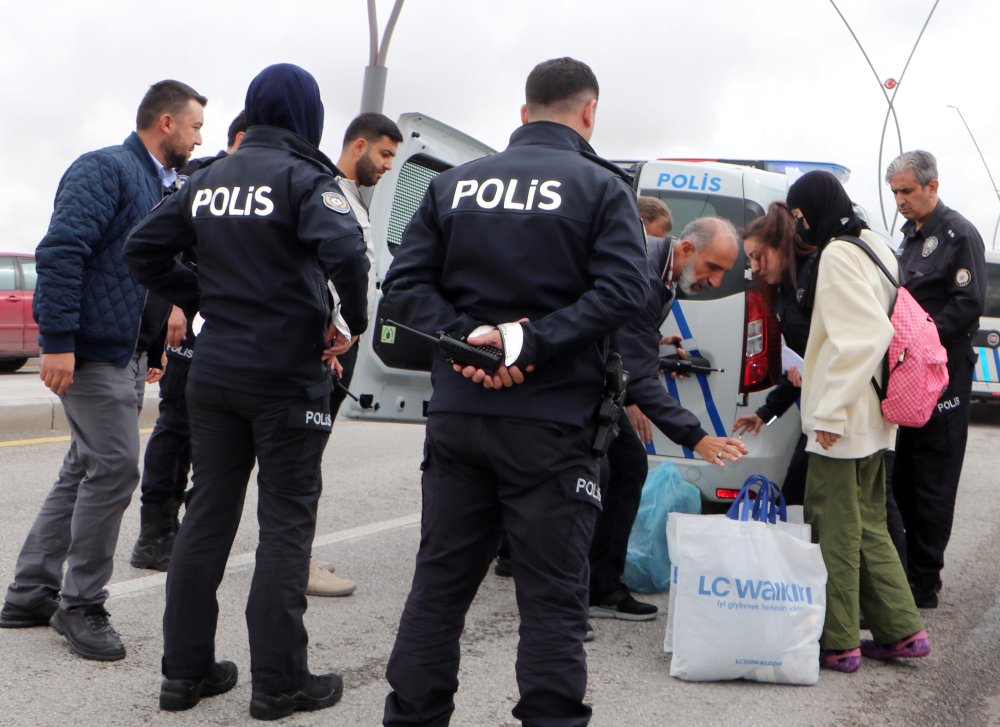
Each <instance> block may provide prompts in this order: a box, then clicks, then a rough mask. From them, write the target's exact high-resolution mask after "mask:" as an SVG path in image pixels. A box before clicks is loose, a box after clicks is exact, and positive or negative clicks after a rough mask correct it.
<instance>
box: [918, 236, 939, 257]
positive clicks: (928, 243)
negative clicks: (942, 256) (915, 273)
mask: <svg viewBox="0 0 1000 727" xmlns="http://www.w3.org/2000/svg"><path fill="white" fill-rule="evenodd" d="M937 247H938V239H937V238H936V237H935V236H934V235H931V236H930V237H928V238H927V239H926V240H924V249H923V250H921V251H920V256H921V257H928V256H930V254H931V253H932V252H934V251H935V250H937Z"/></svg>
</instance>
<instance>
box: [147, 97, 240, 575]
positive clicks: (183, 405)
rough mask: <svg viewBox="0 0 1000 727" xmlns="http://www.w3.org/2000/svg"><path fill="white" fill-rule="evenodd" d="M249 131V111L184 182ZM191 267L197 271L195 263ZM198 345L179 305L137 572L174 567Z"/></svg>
mask: <svg viewBox="0 0 1000 727" xmlns="http://www.w3.org/2000/svg"><path fill="white" fill-rule="evenodd" d="M246 130H247V117H246V112H245V111H240V112H239V114H237V115H236V118H235V119H233V122H232V123H231V124H230V125H229V133H228V144H229V145H228V146H227V147H226V148H225V149H224V150H222V151H220V152H219V153H218V154H216V155H215V156H211V157H202V158H200V159H192V160H191V161H190V162H189V163H188V165H187V166H185V167H183V168H182V169H181V170H180V172H179V176H180V177H181V179H186V178H188V177H190V176H191V175H192V174H194V173H195V172H196V171H198V170H199V169H202V168H203V167H205V166H207V165H209V164H212V163H213V162H216V161H218V160H219V159H224V158H225V157H227V156H229V155H230V154H232V153H233V152H235V151H236V150H237V149H238V148H239V146H240V142H241V141H242V140H243V136H244V135H245V134H246ZM185 262H186V264H188V265H189V266H191V267H193V266H194V260H193V258H188V259H186V260H185ZM151 297H152V296H151ZM194 343H195V335H194V330H193V329H192V327H191V321H189V320H187V318H186V317H185V315H184V313H183V312H182V311H181V309H180V308H178V307H177V306H173V307H172V310H171V311H170V316H169V318H168V319H167V331H166V340H165V346H164V352H165V355H166V361H167V366H166V368H165V369H164V370H163V378H162V379H160V413H159V416H158V417H157V418H156V424H155V425H154V427H153V433H152V434H150V435H149V440H148V441H147V442H146V452H145V454H144V455H143V467H142V482H141V483H140V485H139V490H140V492H141V497H140V502H141V504H140V509H139V537H138V538H137V539H136V541H135V545H134V546H133V547H132V556H131V557H130V558H129V563H130V564H131V565H132V567H133V568H149V569H151V570H159V571H165V570H166V569H167V566H169V565H170V552H171V550H172V549H173V545H174V538H175V537H176V536H177V530H178V528H179V527H180V521H179V520H178V513H179V512H180V507H181V504H182V503H183V501H184V491H185V490H186V489H187V484H188V473H189V471H190V470H191V426H190V424H189V422H188V411H187V399H186V398H185V396H184V389H185V387H186V385H187V372H188V367H189V366H190V364H191V357H192V356H194Z"/></svg>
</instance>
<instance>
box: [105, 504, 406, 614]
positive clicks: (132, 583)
mask: <svg viewBox="0 0 1000 727" xmlns="http://www.w3.org/2000/svg"><path fill="white" fill-rule="evenodd" d="M419 523H420V513H419V512H415V513H411V514H410V515H403V516H402V517H397V518H393V519H391V520H382V521H380V522H375V523H369V524H368V525H361V526H359V527H356V528H349V529H347V530H340V531H338V532H334V533H327V534H326V535H319V536H317V537H315V538H314V539H313V547H314V548H315V547H321V546H324V545H332V544H334V543H343V542H346V541H348V540H360V539H361V538H367V537H369V536H371V535H378V534H379V533H384V532H387V531H389V530H398V529H400V528H408V527H410V526H412V525H418V524H419ZM254 558H255V554H254V552H252V551H251V552H249V553H240V554H239V555H231V556H230V557H229V562H228V563H226V572H227V573H230V572H232V571H235V570H239V569H240V568H244V567H246V566H248V565H253V563H254ZM166 582H167V574H166V573H156V574H155V575H151V576H140V577H139V578H130V579H129V580H127V581H120V582H118V583H112V584H111V585H109V586H108V593H109V594H110V597H111V598H121V597H123V596H130V595H135V594H138V593H143V592H145V591H149V590H153V589H154V588H161V587H163V586H164V585H165V584H166Z"/></svg>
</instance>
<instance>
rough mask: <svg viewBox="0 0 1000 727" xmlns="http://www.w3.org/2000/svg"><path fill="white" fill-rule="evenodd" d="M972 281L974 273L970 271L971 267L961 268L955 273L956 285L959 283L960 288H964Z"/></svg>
mask: <svg viewBox="0 0 1000 727" xmlns="http://www.w3.org/2000/svg"><path fill="white" fill-rule="evenodd" d="M971 282H972V273H970V272H969V269H968V268H959V269H958V272H956V273H955V285H957V286H958V287H959V288H964V287H965V286H966V285H968V284H969V283H971Z"/></svg>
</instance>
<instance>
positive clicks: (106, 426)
mask: <svg viewBox="0 0 1000 727" xmlns="http://www.w3.org/2000/svg"><path fill="white" fill-rule="evenodd" d="M145 376H146V355H145V354H135V355H134V356H133V357H132V359H131V360H130V361H129V362H128V365H127V366H125V368H123V369H120V368H118V367H116V366H114V365H112V364H106V363H100V362H98V361H83V362H81V365H80V366H79V368H77V370H76V371H75V372H74V374H73V383H72V385H70V387H69V388H68V389H67V390H66V393H65V394H63V395H62V403H63V409H64V410H65V412H66V419H67V420H68V421H69V428H70V435H71V438H70V445H69V451H67V452H66V456H65V458H64V459H63V463H62V468H61V469H60V470H59V477H58V479H57V480H56V483H55V484H54V485H53V486H52V489H51V490H50V491H49V494H48V495H47V496H46V498H45V501H44V502H43V503H42V508H41V511H40V512H39V513H38V516H37V517H36V518H35V522H34V524H33V525H32V526H31V530H30V531H29V532H28V537H27V538H26V539H25V541H24V545H23V546H22V547H21V553H20V555H18V558H17V566H16V568H15V570H14V582H13V583H11V584H10V586H9V587H8V588H7V594H6V600H7V602H8V603H12V604H14V605H17V606H30V605H32V604H34V603H37V602H38V601H40V600H42V599H44V598H47V597H50V596H53V595H57V594H59V593H60V591H61V603H60V605H61V607H62V608H64V609H67V608H74V607H76V606H87V605H100V604H103V603H104V601H105V600H106V599H107V597H108V592H107V589H106V588H105V586H107V584H108V582H109V581H110V580H111V572H112V570H113V568H114V555H115V546H116V545H117V544H118V531H119V528H120V527H121V522H122V515H123V514H124V513H125V508H127V507H128V505H129V502H131V500H132V493H133V491H134V490H135V487H136V485H137V484H138V482H139V411H140V410H141V408H142V398H143V389H144V386H145ZM64 563H65V564H66V575H65V577H64V576H63V564H64Z"/></svg>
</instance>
